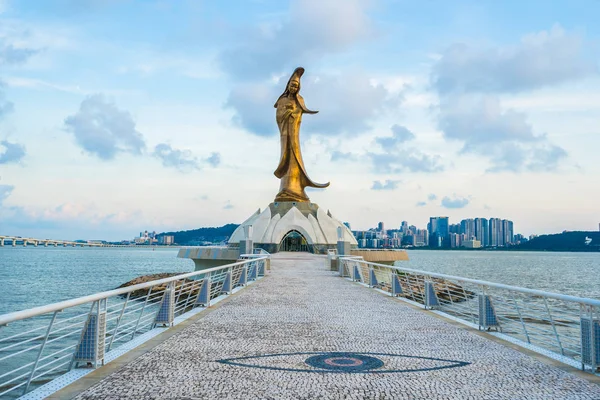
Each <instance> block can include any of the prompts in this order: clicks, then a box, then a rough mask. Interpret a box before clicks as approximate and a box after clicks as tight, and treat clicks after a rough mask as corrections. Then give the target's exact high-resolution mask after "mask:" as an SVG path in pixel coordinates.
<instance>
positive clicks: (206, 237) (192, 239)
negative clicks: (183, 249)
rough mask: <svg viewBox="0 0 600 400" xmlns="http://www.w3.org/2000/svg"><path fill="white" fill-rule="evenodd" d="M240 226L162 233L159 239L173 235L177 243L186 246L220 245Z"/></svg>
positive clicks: (229, 225) (232, 225) (230, 225)
mask: <svg viewBox="0 0 600 400" xmlns="http://www.w3.org/2000/svg"><path fill="white" fill-rule="evenodd" d="M238 226H239V225H238V224H227V225H223V226H220V227H209V228H198V229H192V230H189V231H178V232H162V233H159V234H158V235H157V237H161V236H167V235H173V236H175V243H177V244H180V245H185V246H197V245H200V244H206V243H220V242H223V241H225V240H227V239H229V237H230V236H231V234H232V233H233V231H235V229H236V228H237V227H238Z"/></svg>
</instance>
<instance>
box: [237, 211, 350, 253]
mask: <svg viewBox="0 0 600 400" xmlns="http://www.w3.org/2000/svg"><path fill="white" fill-rule="evenodd" d="M249 225H252V238H251V239H252V241H253V242H254V246H255V247H259V248H263V249H265V250H266V251H268V252H269V253H276V252H278V251H279V246H280V244H281V241H282V240H283V238H284V237H285V236H286V235H287V234H288V233H289V232H291V231H296V232H298V233H300V234H301V235H302V236H303V237H304V238H305V239H306V242H307V244H308V247H309V248H310V249H311V250H312V252H313V253H325V252H326V251H327V249H330V248H335V247H336V246H337V242H338V228H340V227H341V228H342V235H343V241H345V242H349V243H350V245H351V246H353V247H355V246H357V245H358V243H357V242H356V239H355V238H354V235H353V234H352V232H351V231H350V230H349V229H348V227H347V226H346V225H344V224H343V223H341V222H340V221H339V220H337V219H335V218H334V217H333V216H332V215H331V213H330V212H329V211H328V212H325V211H323V210H322V209H321V208H319V206H318V205H317V204H316V203H308V202H279V203H271V204H269V206H268V207H267V208H266V209H265V210H264V211H263V212H261V211H260V209H259V210H258V211H257V212H255V213H254V214H252V216H250V218H248V219H247V220H246V221H244V223H242V224H241V225H240V226H239V227H238V228H237V229H236V230H235V231H234V232H233V234H232V235H231V238H230V239H229V246H231V247H238V246H239V244H240V241H242V240H244V239H246V237H245V234H244V228H245V227H247V226H249Z"/></svg>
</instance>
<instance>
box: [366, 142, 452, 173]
mask: <svg viewBox="0 0 600 400" xmlns="http://www.w3.org/2000/svg"><path fill="white" fill-rule="evenodd" d="M367 155H368V157H369V158H370V159H371V162H372V163H373V169H374V170H375V172H380V173H400V172H407V171H408V172H431V173H432V172H441V171H443V170H444V166H443V165H441V164H440V161H441V158H440V157H439V156H437V155H435V156H430V155H427V154H423V153H421V152H420V151H419V150H417V149H415V148H411V149H397V150H388V151H386V152H385V153H371V152H369V153H367Z"/></svg>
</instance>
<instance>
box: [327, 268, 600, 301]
mask: <svg viewBox="0 0 600 400" xmlns="http://www.w3.org/2000/svg"><path fill="white" fill-rule="evenodd" d="M339 259H340V260H351V261H356V260H359V259H362V257H360V256H341V257H339ZM361 262H363V263H365V264H368V265H375V266H378V267H384V268H388V269H394V270H396V271H400V272H410V273H413V274H419V275H427V276H430V277H432V278H440V279H452V280H460V281H463V282H469V283H473V284H475V285H483V286H488V287H493V288H498V289H505V290H511V291H513V292H521V293H527V294H531V295H534V296H543V297H549V298H552V299H557V300H563V301H573V302H576V303H582V304H587V305H589V306H594V307H600V300H595V299H590V298H587V297H577V296H571V295H567V294H560V293H553V292H545V291H543V290H537V289H528V288H523V287H519V286H511V285H505V284H503V283H495V282H489V281H482V280H478V279H471V278H464V277H461V276H455V275H446V274H439V273H436V272H430V271H423V270H419V269H411V268H404V267H397V266H395V265H386V264H378V263H374V262H370V261H362V260H361Z"/></svg>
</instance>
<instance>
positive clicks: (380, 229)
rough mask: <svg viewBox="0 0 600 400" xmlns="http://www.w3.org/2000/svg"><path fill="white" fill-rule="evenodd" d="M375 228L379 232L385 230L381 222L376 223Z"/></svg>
mask: <svg viewBox="0 0 600 400" xmlns="http://www.w3.org/2000/svg"><path fill="white" fill-rule="evenodd" d="M377 230H378V231H379V232H385V225H384V224H383V222H380V223H378V224H377Z"/></svg>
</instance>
